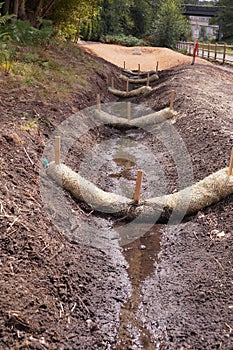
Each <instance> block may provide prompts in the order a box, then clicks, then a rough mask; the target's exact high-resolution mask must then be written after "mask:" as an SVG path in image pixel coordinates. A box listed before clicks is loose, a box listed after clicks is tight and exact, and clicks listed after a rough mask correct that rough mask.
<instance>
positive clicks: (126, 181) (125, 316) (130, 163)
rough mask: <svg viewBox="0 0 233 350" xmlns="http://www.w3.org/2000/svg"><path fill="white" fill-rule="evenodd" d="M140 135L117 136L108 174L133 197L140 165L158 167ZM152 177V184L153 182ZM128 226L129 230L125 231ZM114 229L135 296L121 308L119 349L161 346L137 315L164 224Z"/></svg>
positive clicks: (145, 185) (121, 190) (118, 225)
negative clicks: (139, 139) (146, 149)
mask: <svg viewBox="0 0 233 350" xmlns="http://www.w3.org/2000/svg"><path fill="white" fill-rule="evenodd" d="M138 136H139V134H138V133H137V132H136V133H135V131H134V132H133V131H129V132H128V133H124V134H122V133H121V137H120V138H117V139H115V140H114V139H113V140H112V147H111V149H112V150H114V151H113V154H112V160H111V162H110V165H108V167H107V170H108V177H109V178H110V179H111V180H113V187H114V185H115V186H116V188H115V189H117V190H118V193H120V194H123V195H126V196H128V197H131V198H132V196H133V192H134V187H135V181H136V175H137V169H138V167H139V164H140V165H141V166H142V165H144V167H145V164H146V167H147V169H149V171H150V173H156V171H155V170H156V168H157V167H156V166H155V164H153V162H152V161H151V158H150V159H148V161H147V160H146V159H145V158H144V159H143V151H144V149H143V147H142V146H141V145H138V143H137V142H136V140H137V138H138ZM143 163H144V164H143ZM155 176H156V175H155ZM151 177H152V184H151V183H150V181H151ZM153 180H154V177H153V176H151V174H150V178H149V180H148V179H147V178H146V177H145V176H144V182H143V186H142V192H143V193H144V194H145V193H149V194H150V193H151V192H152V191H151V190H150V188H151V186H152V187H153V186H154V181H153ZM148 189H149V192H148ZM153 189H154V188H153ZM127 225H128V229H127V230H124V228H125V227H126V226H127ZM122 228H123V230H121V229H122ZM114 229H116V231H118V232H119V234H120V240H119V242H120V243H121V244H123V247H122V251H123V255H124V257H125V259H126V260H127V262H128V274H129V278H130V281H131V288H132V289H131V296H130V298H129V300H128V302H127V303H126V304H125V305H124V306H123V307H122V310H121V316H120V327H119V330H118V337H117V346H116V349H117V350H124V349H125V350H126V349H132V350H133V349H135V350H136V349H146V350H150V349H151V350H152V349H153V350H155V349H159V345H158V344H155V343H154V341H152V339H151V335H150V332H149V331H148V329H147V328H146V327H145V326H144V325H143V323H142V321H141V319H140V318H139V316H138V315H137V314H138V310H139V306H140V304H141V288H142V284H143V282H144V281H145V279H146V278H148V277H149V276H150V275H151V274H152V273H153V271H154V266H155V264H156V263H157V259H158V253H159V251H160V239H161V232H160V231H161V229H162V225H154V226H152V227H151V225H147V224H145V223H144V224H142V223H137V222H131V223H125V222H120V223H119V222H118V223H116V224H115V227H114ZM125 232H127V235H128V236H129V237H128V239H126V237H125V236H124V235H125Z"/></svg>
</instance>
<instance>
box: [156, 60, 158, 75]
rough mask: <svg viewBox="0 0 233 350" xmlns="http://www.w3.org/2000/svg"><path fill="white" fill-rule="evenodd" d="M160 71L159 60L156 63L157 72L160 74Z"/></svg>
mask: <svg viewBox="0 0 233 350" xmlns="http://www.w3.org/2000/svg"><path fill="white" fill-rule="evenodd" d="M158 71H159V62H158V61H157V64H156V74H158Z"/></svg>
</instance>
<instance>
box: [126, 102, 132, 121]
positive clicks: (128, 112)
mask: <svg viewBox="0 0 233 350" xmlns="http://www.w3.org/2000/svg"><path fill="white" fill-rule="evenodd" d="M127 118H128V121H130V119H131V102H130V101H129V102H127Z"/></svg>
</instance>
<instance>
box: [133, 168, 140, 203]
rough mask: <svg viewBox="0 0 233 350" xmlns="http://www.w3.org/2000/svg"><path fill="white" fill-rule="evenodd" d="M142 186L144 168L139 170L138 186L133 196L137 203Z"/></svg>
mask: <svg viewBox="0 0 233 350" xmlns="http://www.w3.org/2000/svg"><path fill="white" fill-rule="evenodd" d="M141 186H142V170H138V175H137V180H136V187H135V192H134V196H133V200H134V202H135V203H138V202H139V199H140V192H141Z"/></svg>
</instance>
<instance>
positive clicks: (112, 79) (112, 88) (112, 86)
mask: <svg viewBox="0 0 233 350" xmlns="http://www.w3.org/2000/svg"><path fill="white" fill-rule="evenodd" d="M112 89H114V78H113V77H112Z"/></svg>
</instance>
